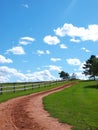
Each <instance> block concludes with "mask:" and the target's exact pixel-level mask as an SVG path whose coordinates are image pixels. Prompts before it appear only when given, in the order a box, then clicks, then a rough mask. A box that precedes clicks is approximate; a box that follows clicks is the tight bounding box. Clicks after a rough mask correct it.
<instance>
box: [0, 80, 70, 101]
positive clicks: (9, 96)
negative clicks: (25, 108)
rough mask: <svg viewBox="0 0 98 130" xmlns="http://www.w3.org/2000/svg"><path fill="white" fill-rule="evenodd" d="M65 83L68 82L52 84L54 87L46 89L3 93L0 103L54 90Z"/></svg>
mask: <svg viewBox="0 0 98 130" xmlns="http://www.w3.org/2000/svg"><path fill="white" fill-rule="evenodd" d="M66 83H68V82H62V83H57V84H54V85H51V86H46V87H44V86H43V87H40V88H34V89H29V90H26V91H16V92H15V93H14V92H7V93H3V94H2V95H0V103H1V102H4V101H7V100H9V99H12V98H16V97H19V96H24V95H29V94H32V93H37V92H41V91H45V90H49V89H52V88H55V87H58V86H62V85H64V84H66ZM4 85H5V86H7V85H8V86H10V85H11V84H4ZM4 85H3V86H4Z"/></svg>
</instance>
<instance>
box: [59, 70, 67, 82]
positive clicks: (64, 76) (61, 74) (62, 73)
mask: <svg viewBox="0 0 98 130" xmlns="http://www.w3.org/2000/svg"><path fill="white" fill-rule="evenodd" d="M59 75H60V78H62V79H66V80H67V79H69V74H68V73H66V72H64V71H61V72H60V73H59Z"/></svg>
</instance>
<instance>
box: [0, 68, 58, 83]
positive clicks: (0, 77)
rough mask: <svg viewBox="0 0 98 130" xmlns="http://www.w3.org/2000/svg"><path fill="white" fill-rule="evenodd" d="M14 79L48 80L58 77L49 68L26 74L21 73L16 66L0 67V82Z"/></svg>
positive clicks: (15, 80)
mask: <svg viewBox="0 0 98 130" xmlns="http://www.w3.org/2000/svg"><path fill="white" fill-rule="evenodd" d="M12 78H13V79H14V82H17V81H21V82H22V81H32V82H34V81H46V80H55V79H56V78H55V77H54V76H53V75H52V74H51V73H50V71H49V70H43V71H37V72H33V73H32V72H31V71H29V72H27V73H26V74H24V73H21V72H20V71H18V70H17V69H15V68H10V67H7V66H1V67H0V82H1V83H3V82H10V81H12Z"/></svg>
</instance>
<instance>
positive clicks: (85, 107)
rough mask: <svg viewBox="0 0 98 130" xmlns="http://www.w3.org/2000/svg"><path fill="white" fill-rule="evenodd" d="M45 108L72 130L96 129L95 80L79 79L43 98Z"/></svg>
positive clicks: (97, 109)
mask: <svg viewBox="0 0 98 130" xmlns="http://www.w3.org/2000/svg"><path fill="white" fill-rule="evenodd" d="M43 103H44V108H45V110H47V111H49V113H50V115H51V116H52V117H55V118H58V119H59V121H60V122H63V123H67V124H70V125H72V126H73V130H98V89H97V88H96V82H95V81H80V82H79V83H78V84H76V85H74V86H72V87H70V88H66V89H64V90H63V91H60V92H57V93H54V94H51V95H49V96H47V97H44V99H43Z"/></svg>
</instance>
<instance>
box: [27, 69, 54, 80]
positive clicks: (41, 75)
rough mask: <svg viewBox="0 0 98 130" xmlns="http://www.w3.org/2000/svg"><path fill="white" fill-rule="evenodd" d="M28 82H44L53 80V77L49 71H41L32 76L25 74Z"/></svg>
mask: <svg viewBox="0 0 98 130" xmlns="http://www.w3.org/2000/svg"><path fill="white" fill-rule="evenodd" d="M26 76H27V77H28V80H29V81H45V80H55V77H54V76H53V75H52V74H51V73H50V72H49V70H43V71H38V72H34V73H33V74H26Z"/></svg>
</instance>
